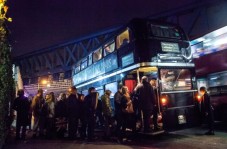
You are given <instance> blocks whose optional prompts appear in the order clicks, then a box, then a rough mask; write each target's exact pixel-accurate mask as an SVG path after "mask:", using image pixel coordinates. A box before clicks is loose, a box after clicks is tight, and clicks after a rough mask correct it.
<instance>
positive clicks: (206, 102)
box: [200, 87, 214, 135]
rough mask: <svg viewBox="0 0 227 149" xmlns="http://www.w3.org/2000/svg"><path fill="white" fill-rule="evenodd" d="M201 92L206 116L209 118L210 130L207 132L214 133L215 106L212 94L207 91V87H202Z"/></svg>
mask: <svg viewBox="0 0 227 149" xmlns="http://www.w3.org/2000/svg"><path fill="white" fill-rule="evenodd" d="M200 93H201V94H202V99H203V104H204V105H203V106H204V111H205V116H206V118H207V121H208V126H209V130H208V131H207V132H206V133H205V134H206V135H214V114H213V107H212V105H211V103H210V96H209V94H208V93H207V90H206V88H205V87H201V88H200Z"/></svg>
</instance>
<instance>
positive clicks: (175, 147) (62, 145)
mask: <svg viewBox="0 0 227 149" xmlns="http://www.w3.org/2000/svg"><path fill="white" fill-rule="evenodd" d="M215 129H216V130H215V135H212V136H207V135H204V132H206V130H207V129H206V127H205V126H201V127H194V128H188V129H183V130H178V131H172V132H166V133H164V134H160V135H157V136H151V135H146V134H139V135H138V137H137V139H135V140H129V139H128V140H125V141H124V142H123V144H119V143H118V142H117V141H116V139H112V140H109V141H106V140H103V139H102V134H103V133H102V132H101V131H96V136H97V139H96V140H95V141H94V142H87V141H86V140H85V141H83V140H73V141H69V140H66V139H52V140H46V139H41V138H36V139H32V138H31V135H32V133H31V131H30V132H28V135H27V136H28V139H27V140H26V141H22V140H19V141H18V140H15V131H14V130H13V129H12V130H11V134H10V136H9V137H8V139H7V141H6V145H5V146H4V149H40V148H42V149H77V148H78V149H100V148H103V149H116V148H117V149H137V148H138V149H227V131H226V127H225V126H216V128H215Z"/></svg>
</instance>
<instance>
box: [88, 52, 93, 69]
mask: <svg viewBox="0 0 227 149" xmlns="http://www.w3.org/2000/svg"><path fill="white" fill-rule="evenodd" d="M91 64H92V53H91V54H89V56H88V65H89V66H90V65H91Z"/></svg>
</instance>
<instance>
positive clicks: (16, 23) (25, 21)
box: [7, 0, 192, 56]
mask: <svg viewBox="0 0 227 149" xmlns="http://www.w3.org/2000/svg"><path fill="white" fill-rule="evenodd" d="M179 2H180V3H179ZM191 2H192V0H180V1H177V0H61V1H60V0H8V1H7V4H8V6H9V10H8V14H7V15H8V16H9V17H12V18H13V22H11V23H8V28H9V30H10V32H11V34H10V39H11V44H12V46H13V49H12V54H13V56H19V55H24V54H26V53H28V52H32V51H35V50H40V49H42V48H46V47H50V46H52V45H55V44H59V43H63V42H65V41H69V40H72V39H76V38H79V37H81V36H85V35H89V34H91V33H94V32H97V31H99V30H103V29H105V28H109V27H112V26H116V25H120V24H124V23H126V22H128V21H129V20H131V19H132V18H135V17H147V16H150V15H152V14H156V13H159V12H163V11H166V10H170V9H173V8H177V7H179V6H183V5H185V4H187V3H191Z"/></svg>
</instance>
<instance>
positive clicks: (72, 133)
mask: <svg viewBox="0 0 227 149" xmlns="http://www.w3.org/2000/svg"><path fill="white" fill-rule="evenodd" d="M69 92H70V95H69V96H68V98H67V99H66V109H67V117H68V133H69V139H71V140H74V139H76V136H77V129H78V118H79V114H80V113H79V95H78V94H77V89H76V87H74V86H73V87H71V88H70V90H69Z"/></svg>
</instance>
